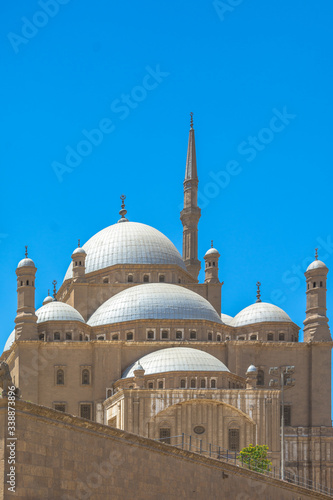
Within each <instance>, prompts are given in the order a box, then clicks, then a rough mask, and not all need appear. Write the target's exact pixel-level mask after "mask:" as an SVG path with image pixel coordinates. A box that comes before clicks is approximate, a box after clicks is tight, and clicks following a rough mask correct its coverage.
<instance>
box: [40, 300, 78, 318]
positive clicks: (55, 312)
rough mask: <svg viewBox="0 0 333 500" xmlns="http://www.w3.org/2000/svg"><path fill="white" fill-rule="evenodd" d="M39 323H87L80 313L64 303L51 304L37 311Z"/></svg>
mask: <svg viewBox="0 0 333 500" xmlns="http://www.w3.org/2000/svg"><path fill="white" fill-rule="evenodd" d="M36 316H37V323H44V322H45V321H81V323H85V321H84V319H83V318H82V316H81V314H80V313H79V311H77V310H76V309H74V307H72V306H70V305H69V304H65V303H64V302H58V301H56V300H55V301H54V302H49V303H48V304H45V305H44V306H42V307H40V308H39V309H37V311H36Z"/></svg>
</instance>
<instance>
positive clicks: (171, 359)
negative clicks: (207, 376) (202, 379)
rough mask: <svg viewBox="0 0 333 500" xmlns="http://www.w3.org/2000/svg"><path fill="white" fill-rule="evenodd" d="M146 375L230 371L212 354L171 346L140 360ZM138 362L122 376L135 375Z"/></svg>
mask: <svg viewBox="0 0 333 500" xmlns="http://www.w3.org/2000/svg"><path fill="white" fill-rule="evenodd" d="M138 361H139V363H140V365H141V366H142V368H143V369H144V370H145V375H153V374H154V373H166V372H177V371H188V372H229V370H228V368H227V367H226V366H225V365H224V364H223V363H222V361H220V360H219V359H217V358H215V357H214V356H212V355H211V354H208V353H207V352H204V351H200V350H199V349H191V348H190V347H170V348H168V349H161V350H158V351H155V352H151V353H150V354H147V355H146V356H143V357H142V358H140V359H139V360H138ZM136 364H137V361H136V362H135V363H133V364H132V365H131V366H129V367H128V368H126V370H125V371H124V373H123V375H122V378H129V377H133V376H134V369H136V368H135V367H136Z"/></svg>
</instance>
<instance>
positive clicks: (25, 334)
mask: <svg viewBox="0 0 333 500" xmlns="http://www.w3.org/2000/svg"><path fill="white" fill-rule="evenodd" d="M36 271H37V268H36V266H35V264H34V262H33V260H31V259H29V258H28V247H25V259H22V260H21V261H20V262H19V263H18V265H17V269H16V275H17V314H16V318H15V323H16V326H15V339H16V340H19V339H20V340H30V339H31V340H37V316H36V314H35V276H36Z"/></svg>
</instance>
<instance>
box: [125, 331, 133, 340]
mask: <svg viewBox="0 0 333 500" xmlns="http://www.w3.org/2000/svg"><path fill="white" fill-rule="evenodd" d="M126 340H133V332H127V333H126Z"/></svg>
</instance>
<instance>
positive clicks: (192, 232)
mask: <svg viewBox="0 0 333 500" xmlns="http://www.w3.org/2000/svg"><path fill="white" fill-rule="evenodd" d="M190 125H191V128H190V134H189V139H188V149H187V159H186V170H185V180H184V208H183V210H182V211H181V213H180V220H181V221H182V224H183V260H184V262H185V265H186V268H187V270H188V272H189V273H190V274H192V276H193V277H194V278H195V279H198V275H199V272H200V268H201V263H200V261H199V260H198V222H199V219H200V215H201V210H200V208H199V207H198V183H199V180H198V174H197V159H196V154H195V139H194V128H193V113H191V124H190Z"/></svg>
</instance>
